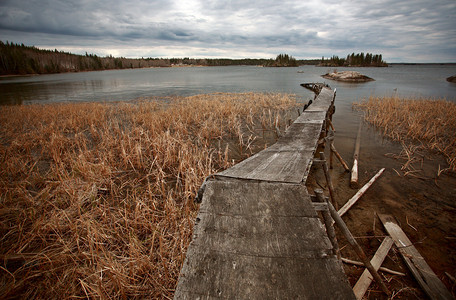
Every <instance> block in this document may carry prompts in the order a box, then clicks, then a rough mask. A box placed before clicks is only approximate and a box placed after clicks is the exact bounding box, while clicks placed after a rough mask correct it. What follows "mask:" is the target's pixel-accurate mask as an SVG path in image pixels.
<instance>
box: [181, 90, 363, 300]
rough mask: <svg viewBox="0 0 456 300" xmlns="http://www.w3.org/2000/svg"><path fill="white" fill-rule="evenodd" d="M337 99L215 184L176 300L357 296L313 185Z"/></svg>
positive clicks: (324, 102) (315, 106) (209, 186)
mask: <svg viewBox="0 0 456 300" xmlns="http://www.w3.org/2000/svg"><path fill="white" fill-rule="evenodd" d="M333 101H334V92H333V91H332V90H331V89H329V88H327V87H322V89H321V92H320V94H319V95H318V97H317V98H316V99H315V100H314V101H313V103H312V105H310V106H309V107H308V108H307V109H306V110H305V111H304V112H303V113H302V114H301V116H300V117H299V118H298V119H297V120H296V121H295V122H294V123H293V124H292V125H291V126H290V127H289V128H288V130H287V131H286V133H285V134H284V136H282V137H281V138H280V139H279V140H278V141H277V143H275V144H274V145H272V146H271V147H269V148H267V149H265V150H263V151H261V152H259V153H257V154H256V155H254V156H252V157H250V158H248V159H246V160H244V161H242V162H241V163H239V164H237V165H235V166H233V167H231V168H230V169H227V170H225V171H223V172H220V173H218V174H216V175H215V176H213V177H212V178H211V179H210V180H208V181H207V183H206V187H205V191H204V194H203V199H202V203H201V206H200V210H199V213H198V216H197V219H196V225H195V228H194V235H193V239H192V242H191V244H190V246H189V248H188V251H187V256H186V259H185V262H184V265H183V267H182V270H181V273H180V277H179V282H178V285H177V289H176V292H175V296H174V299H220V298H221V299H317V298H318V299H319V298H321V299H354V298H355V297H354V294H353V291H352V289H351V287H350V285H349V283H348V280H347V278H346V276H345V274H344V272H343V269H342V266H341V263H340V262H339V260H338V259H337V257H336V256H335V255H334V252H333V248H332V245H331V243H330V241H329V239H328V237H327V235H326V232H325V229H324V226H323V224H322V222H321V221H320V219H319V217H318V215H317V213H316V211H315V209H314V207H313V205H312V202H311V198H310V195H309V194H308V192H307V188H306V187H305V182H306V180H307V176H308V174H309V171H310V167H311V165H312V161H313V159H314V154H315V151H316V148H317V144H318V139H319V137H320V134H321V132H322V130H323V129H324V123H325V119H326V117H327V114H328V110H330V108H331V106H332V104H333Z"/></svg>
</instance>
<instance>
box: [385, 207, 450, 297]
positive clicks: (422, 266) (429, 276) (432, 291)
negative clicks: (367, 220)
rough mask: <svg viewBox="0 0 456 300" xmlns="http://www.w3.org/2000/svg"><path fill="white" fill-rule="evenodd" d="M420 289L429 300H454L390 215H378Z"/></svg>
mask: <svg viewBox="0 0 456 300" xmlns="http://www.w3.org/2000/svg"><path fill="white" fill-rule="evenodd" d="M378 216H379V218H380V220H381V221H382V223H383V226H384V227H385V229H386V231H387V232H388V233H389V235H390V236H391V238H392V239H393V240H394V243H395V245H396V247H397V248H398V249H399V252H400V253H401V255H402V258H403V259H404V261H405V263H406V265H407V266H408V267H409V269H410V271H411V272H412V274H413V276H414V277H415V279H416V280H417V281H418V283H419V285H420V286H421V288H422V289H423V290H424V291H425V292H426V294H427V295H428V296H429V298H430V299H454V298H453V296H452V295H451V293H450V292H449V291H448V290H447V288H446V287H445V285H444V284H443V283H442V281H440V279H439V278H438V277H437V275H435V273H434V271H432V269H431V268H430V267H429V265H428V264H427V263H426V261H425V260H424V258H423V257H422V256H421V254H420V253H419V252H418V250H417V249H416V248H415V246H413V244H412V242H411V241H410V240H409V238H408V237H407V235H406V234H405V233H404V231H402V229H401V227H400V226H399V225H398V224H397V222H396V220H395V219H394V218H393V217H392V216H391V215H382V214H379V215H378Z"/></svg>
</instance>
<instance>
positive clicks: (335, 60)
mask: <svg viewBox="0 0 456 300" xmlns="http://www.w3.org/2000/svg"><path fill="white" fill-rule="evenodd" d="M319 65H320V66H323V67H387V66H388V64H387V63H386V62H385V61H383V57H382V55H381V54H372V53H366V54H364V53H363V52H361V53H357V54H355V53H352V54H348V55H347V58H339V57H338V56H336V55H334V56H332V57H331V58H328V59H325V58H324V57H322V58H321V62H320V64H319Z"/></svg>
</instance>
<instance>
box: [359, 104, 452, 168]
mask: <svg viewBox="0 0 456 300" xmlns="http://www.w3.org/2000/svg"><path fill="white" fill-rule="evenodd" d="M354 106H355V107H356V108H358V109H361V110H363V111H364V112H365V120H366V121H368V122H369V123H371V124H373V125H375V126H377V127H379V128H381V129H382V131H383V133H384V135H386V136H388V137H390V138H392V139H393V140H397V141H401V142H402V144H403V148H404V153H405V155H406V156H408V158H409V159H408V162H410V161H411V160H412V158H411V154H412V153H414V152H416V150H417V147H420V148H423V149H430V150H436V151H438V152H439V153H441V154H443V155H444V156H445V158H446V160H447V162H448V165H449V168H448V169H449V170H452V171H456V134H455V132H456V103H453V102H449V101H445V100H442V99H438V100H430V99H401V98H397V97H383V98H378V97H370V98H369V99H368V100H365V101H362V102H361V103H355V104H354ZM412 140H413V141H415V142H419V144H420V145H419V146H411V145H407V143H408V142H409V141H412ZM406 164H407V165H410V163H406ZM407 172H413V170H409V171H407ZM440 172H441V170H440V169H439V173H440Z"/></svg>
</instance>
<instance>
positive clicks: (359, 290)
mask: <svg viewBox="0 0 456 300" xmlns="http://www.w3.org/2000/svg"><path fill="white" fill-rule="evenodd" d="M391 246H393V240H392V239H391V238H390V237H389V236H387V237H385V239H384V240H383V242H382V243H381V245H380V247H378V249H377V252H375V255H374V257H373V258H372V259H371V264H372V266H373V267H374V269H375V270H378V269H379V268H380V266H381V265H382V263H383V261H384V260H385V258H386V256H387V255H388V252H389V251H390V249H391ZM373 279H374V278H373V277H372V275H371V274H370V273H369V271H368V270H367V269H365V270H364V272H363V274H361V276H360V277H359V279H358V281H357V282H356V284H355V286H354V287H353V293H354V294H355V297H356V299H362V298H363V296H364V294H365V293H366V291H367V289H368V288H369V286H370V284H371V283H372V280H373Z"/></svg>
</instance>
